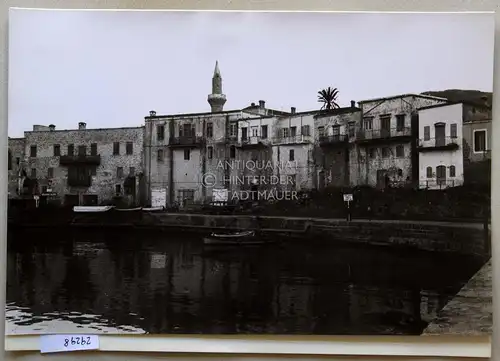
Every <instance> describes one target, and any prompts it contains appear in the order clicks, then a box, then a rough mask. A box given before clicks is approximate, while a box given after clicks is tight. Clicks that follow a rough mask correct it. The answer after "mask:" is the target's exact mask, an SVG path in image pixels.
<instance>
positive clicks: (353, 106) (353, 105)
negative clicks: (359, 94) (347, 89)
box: [351, 100, 356, 108]
mask: <svg viewBox="0 0 500 361" xmlns="http://www.w3.org/2000/svg"><path fill="white" fill-rule="evenodd" d="M351 108H356V102H355V101H354V100H351Z"/></svg>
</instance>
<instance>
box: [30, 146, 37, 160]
mask: <svg viewBox="0 0 500 361" xmlns="http://www.w3.org/2000/svg"><path fill="white" fill-rule="evenodd" d="M30 157H36V145H32V146H31V147H30Z"/></svg>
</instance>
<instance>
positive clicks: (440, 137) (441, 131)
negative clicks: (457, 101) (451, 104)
mask: <svg viewBox="0 0 500 361" xmlns="http://www.w3.org/2000/svg"><path fill="white" fill-rule="evenodd" d="M434 134H435V135H434V137H435V142H436V147H443V146H445V145H446V128H445V124H444V123H438V124H436V125H435V126H434Z"/></svg>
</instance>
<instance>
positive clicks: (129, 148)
mask: <svg viewBox="0 0 500 361" xmlns="http://www.w3.org/2000/svg"><path fill="white" fill-rule="evenodd" d="M125 151H126V153H127V155H132V154H134V143H132V142H127V145H126V146H125Z"/></svg>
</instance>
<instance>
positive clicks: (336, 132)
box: [332, 125, 340, 136]
mask: <svg viewBox="0 0 500 361" xmlns="http://www.w3.org/2000/svg"><path fill="white" fill-rule="evenodd" d="M332 133H333V136H339V135H340V125H334V126H333V127H332Z"/></svg>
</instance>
